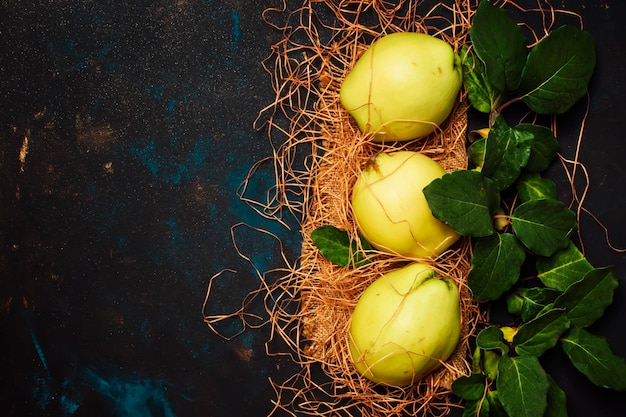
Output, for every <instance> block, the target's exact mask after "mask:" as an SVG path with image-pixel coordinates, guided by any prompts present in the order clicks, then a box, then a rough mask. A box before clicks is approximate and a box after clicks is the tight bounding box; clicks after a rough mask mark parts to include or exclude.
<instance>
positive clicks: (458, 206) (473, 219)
mask: <svg viewBox="0 0 626 417" xmlns="http://www.w3.org/2000/svg"><path fill="white" fill-rule="evenodd" d="M424 195H425V196H426V200H427V201H428V205H429V206H430V209H431V211H432V213H433V215H434V216H435V217H436V218H438V219H439V220H441V221H443V222H444V223H447V224H448V225H450V227H452V228H453V229H454V230H456V231H457V232H458V233H459V234H461V235H465V236H476V237H480V236H488V235H490V234H492V233H494V232H495V230H494V227H493V220H492V217H491V215H492V213H493V211H494V206H495V201H496V199H497V195H496V194H495V192H494V190H493V187H492V185H491V183H490V181H489V180H488V179H486V178H485V177H484V176H483V175H482V174H481V173H480V172H477V171H471V170H458V171H453V172H450V173H447V174H445V175H444V176H443V177H441V178H437V179H435V180H434V181H432V182H431V183H430V184H428V185H427V186H426V187H425V188H424Z"/></svg>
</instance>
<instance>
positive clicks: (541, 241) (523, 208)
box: [511, 198, 577, 256]
mask: <svg viewBox="0 0 626 417" xmlns="http://www.w3.org/2000/svg"><path fill="white" fill-rule="evenodd" d="M511 220H512V223H513V230H514V232H515V235H516V236H517V238H518V239H519V240H520V241H521V242H522V243H523V244H524V245H526V247H527V248H528V249H529V250H531V251H532V252H533V253H535V254H537V255H541V256H550V255H552V254H553V253H554V252H556V251H557V250H559V249H562V248H565V247H566V246H567V245H568V244H569V241H570V240H569V237H570V235H571V234H572V232H573V231H574V230H575V229H576V227H577V221H576V214H575V213H574V212H573V211H571V210H570V209H569V208H567V206H565V204H563V203H562V202H560V201H558V200H554V199H550V198H541V199H536V200H530V201H527V202H525V203H523V204H521V205H519V206H518V207H517V208H516V209H515V210H514V211H513V214H512V216H511Z"/></svg>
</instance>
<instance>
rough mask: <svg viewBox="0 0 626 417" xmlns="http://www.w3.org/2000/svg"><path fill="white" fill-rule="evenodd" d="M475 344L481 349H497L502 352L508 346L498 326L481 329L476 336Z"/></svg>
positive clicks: (505, 350)
mask: <svg viewBox="0 0 626 417" xmlns="http://www.w3.org/2000/svg"><path fill="white" fill-rule="evenodd" d="M476 346H478V347H479V348H481V349H483V350H499V351H501V352H502V353H505V352H508V350H509V346H508V345H507V344H506V343H505V341H504V334H503V333H502V330H500V328H499V327H498V326H489V327H486V328H484V329H482V330H481V331H480V332H479V333H478V336H476Z"/></svg>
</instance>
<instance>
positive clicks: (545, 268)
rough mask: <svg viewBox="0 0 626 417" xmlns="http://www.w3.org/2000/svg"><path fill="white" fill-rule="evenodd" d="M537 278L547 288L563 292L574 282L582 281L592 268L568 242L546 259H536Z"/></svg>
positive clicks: (583, 256)
mask: <svg viewBox="0 0 626 417" xmlns="http://www.w3.org/2000/svg"><path fill="white" fill-rule="evenodd" d="M536 266H537V276H538V277H539V279H540V280H541V282H542V283H543V284H544V285H545V286H546V287H549V288H554V289H557V290H561V291H565V290H566V289H567V288H568V287H569V286H570V285H572V284H573V283H575V282H576V281H580V280H581V279H583V277H584V276H585V274H586V273H587V272H589V271H591V270H592V269H593V266H592V265H591V263H589V261H588V260H587V258H585V255H583V254H582V253H581V252H580V250H579V249H578V247H577V246H576V245H575V244H574V243H573V242H571V241H570V242H569V244H568V245H567V247H565V248H564V249H561V250H559V251H557V252H555V253H554V255H552V256H550V257H548V258H538V259H537V261H536Z"/></svg>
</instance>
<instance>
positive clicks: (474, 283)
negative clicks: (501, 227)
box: [467, 233, 526, 301]
mask: <svg viewBox="0 0 626 417" xmlns="http://www.w3.org/2000/svg"><path fill="white" fill-rule="evenodd" d="M525 258H526V252H525V251H524V249H523V248H522V246H521V245H520V244H519V242H518V240H517V238H516V237H515V236H513V235H512V234H510V233H496V234H494V235H492V236H488V237H482V238H478V239H476V240H475V244H474V251H473V256H472V268H471V269H470V272H469V275H468V278H467V279H468V285H469V287H470V289H471V290H472V294H473V295H474V298H475V299H477V300H479V301H489V300H496V299H498V298H500V296H501V295H502V294H504V293H505V292H506V291H508V290H509V289H510V288H511V287H512V286H513V284H515V283H516V282H517V281H518V279H519V276H520V270H521V268H522V264H523V263H524V259H525Z"/></svg>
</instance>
